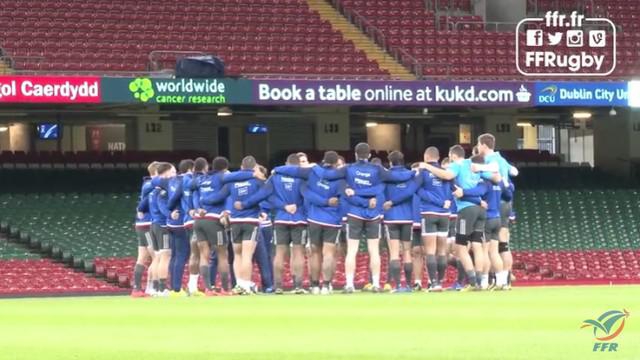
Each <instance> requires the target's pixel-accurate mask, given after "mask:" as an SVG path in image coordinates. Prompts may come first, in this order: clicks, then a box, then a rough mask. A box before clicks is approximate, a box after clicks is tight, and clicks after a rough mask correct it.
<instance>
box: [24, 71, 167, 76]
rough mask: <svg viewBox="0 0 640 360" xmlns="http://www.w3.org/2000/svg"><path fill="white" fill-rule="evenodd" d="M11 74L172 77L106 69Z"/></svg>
mask: <svg viewBox="0 0 640 360" xmlns="http://www.w3.org/2000/svg"><path fill="white" fill-rule="evenodd" d="M12 74H13V75H60V76H98V77H102V76H104V77H126V78H129V77H152V78H172V77H173V76H174V74H173V71H172V72H165V71H110V70H109V71H107V70H13V71H12Z"/></svg>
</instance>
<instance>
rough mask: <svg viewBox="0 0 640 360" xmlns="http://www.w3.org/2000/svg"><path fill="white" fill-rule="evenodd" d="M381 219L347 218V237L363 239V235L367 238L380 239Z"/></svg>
mask: <svg viewBox="0 0 640 360" xmlns="http://www.w3.org/2000/svg"><path fill="white" fill-rule="evenodd" d="M380 225H381V221H380V219H378V220H362V219H356V218H353V217H349V218H348V219H347V239H349V240H361V239H362V238H363V237H364V238H365V239H367V240H375V239H380V236H381V235H382V234H381V231H380Z"/></svg>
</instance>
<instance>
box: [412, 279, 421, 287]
mask: <svg viewBox="0 0 640 360" xmlns="http://www.w3.org/2000/svg"><path fill="white" fill-rule="evenodd" d="M413 285H420V287H422V280H414V281H413Z"/></svg>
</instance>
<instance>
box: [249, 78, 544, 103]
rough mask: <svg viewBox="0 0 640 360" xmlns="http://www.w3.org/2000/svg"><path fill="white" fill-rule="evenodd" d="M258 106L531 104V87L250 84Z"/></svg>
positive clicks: (477, 83) (411, 83)
mask: <svg viewBox="0 0 640 360" xmlns="http://www.w3.org/2000/svg"><path fill="white" fill-rule="evenodd" d="M253 86H254V90H253V91H254V99H255V100H254V103H255V104H260V105H286V104H290V105H306V104H309V105H321V104H327V105H395V106H401V105H417V106H424V105H447V106H511V107H514V106H515V107H526V106H531V105H532V104H533V84H532V83H527V82H498V81H440V82H438V81H311V80H264V81H261V80H254V84H253Z"/></svg>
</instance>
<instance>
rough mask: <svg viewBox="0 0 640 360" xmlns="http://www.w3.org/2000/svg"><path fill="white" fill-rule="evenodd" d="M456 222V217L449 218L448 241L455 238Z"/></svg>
mask: <svg viewBox="0 0 640 360" xmlns="http://www.w3.org/2000/svg"><path fill="white" fill-rule="evenodd" d="M457 222H458V217H457V216H456V217H449V239H453V238H455V237H456V223H457Z"/></svg>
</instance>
